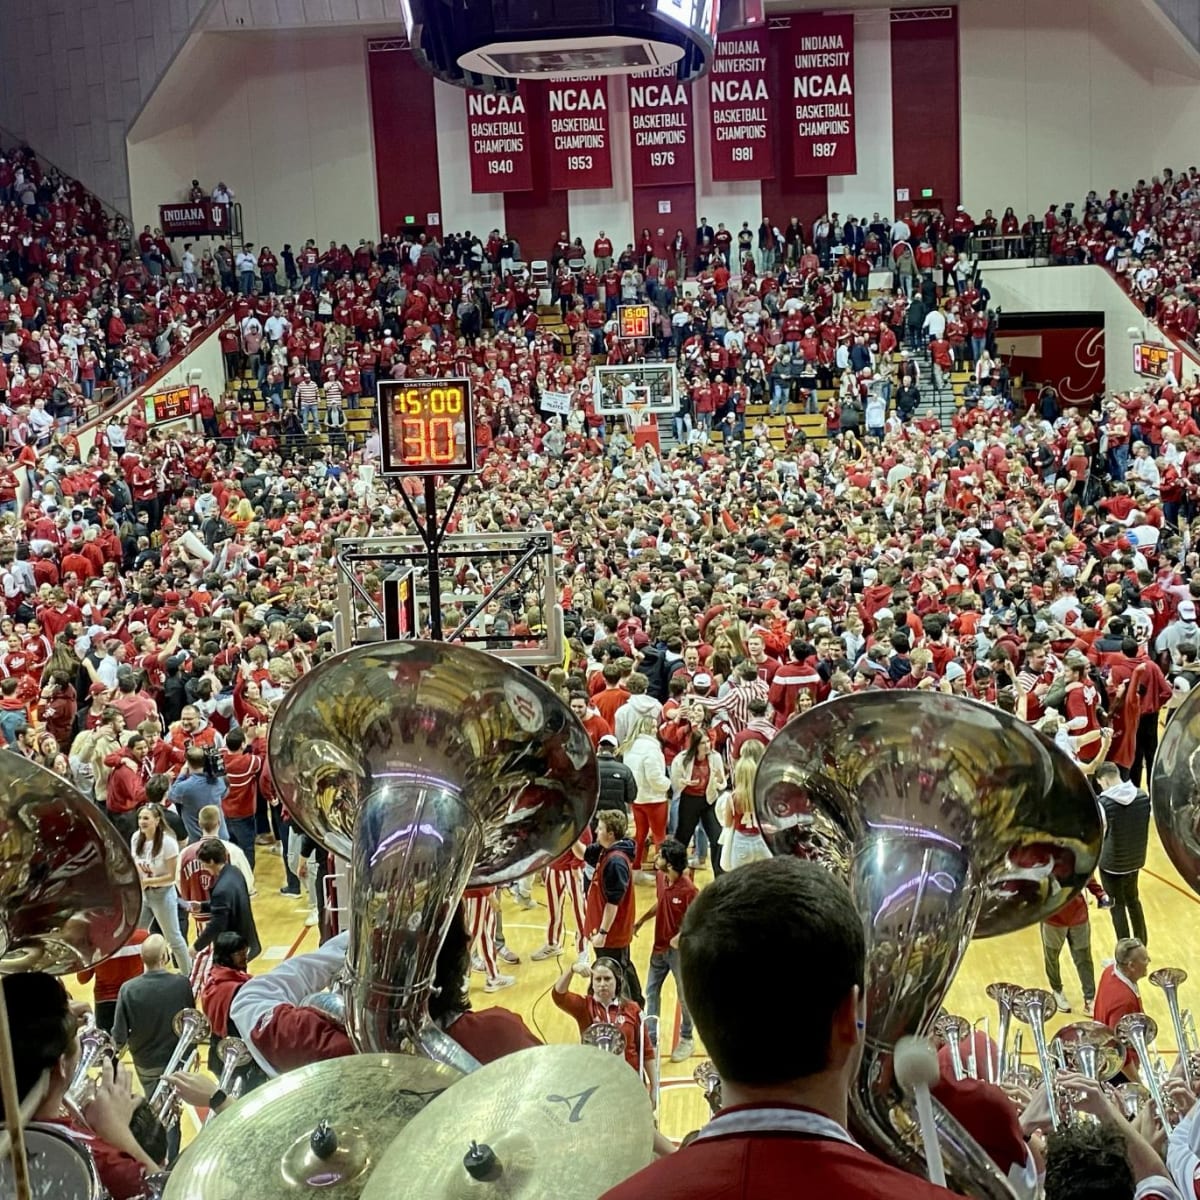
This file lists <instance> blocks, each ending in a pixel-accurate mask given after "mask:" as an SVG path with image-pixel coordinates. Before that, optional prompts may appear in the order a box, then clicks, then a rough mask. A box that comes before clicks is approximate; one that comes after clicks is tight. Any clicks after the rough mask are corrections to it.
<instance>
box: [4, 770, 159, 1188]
mask: <svg viewBox="0 0 1200 1200" xmlns="http://www.w3.org/2000/svg"><path fill="white" fill-rule="evenodd" d="M141 911H142V887H141V883H140V882H139V877H138V872H137V868H136V866H135V865H134V861H133V854H132V852H131V851H130V849H129V845H128V844H127V843H126V841H125V840H124V839H123V838H122V837H121V836H120V835H119V834H118V833H117V831H116V829H115V828H114V827H113V825H112V823H111V822H110V821H109V820H108V819H107V818H106V817H105V815H104V814H103V813H102V812H101V811H100V810H99V809H98V808H97V807H96V806H95V804H93V803H92V801H90V800H89V799H88V798H87V797H86V796H84V795H83V793H82V792H80V791H78V790H77V789H76V788H74V787H73V786H72V785H71V784H70V783H68V782H67V781H66V780H65V779H63V778H62V777H61V776H59V775H56V774H54V772H52V771H47V770H46V769H45V768H44V767H40V766H38V765H37V764H35V763H33V762H31V761H30V760H29V759H27V758H24V757H23V756H22V755H19V754H14V753H12V752H8V751H0V975H11V974H16V973H18V972H23V971H44V972H46V973H48V974H51V975H71V974H74V973H75V972H76V971H84V970H88V969H90V968H92V967H94V966H96V964H97V963H99V962H101V961H102V960H104V959H105V958H108V957H109V956H110V955H111V954H115V953H116V951H118V950H119V949H120V948H121V947H122V946H123V945H124V944H125V943H126V942H127V941H128V940H129V938H130V937H131V936H132V935H133V931H134V930H135V929H136V928H137V921H138V917H139V915H140V913H141ZM4 1025H5V1026H6V1027H7V1017H5V1019H4ZM13 1035H14V1036H15V1037H21V1036H22V1035H23V1031H22V1030H15V1031H14V1034H13ZM0 1055H4V1056H5V1057H6V1058H9V1061H10V1062H11V1058H10V1057H9V1048H8V1046H3V1047H0ZM39 1092H40V1093H41V1094H42V1095H44V1089H43V1088H42V1087H41V1085H39V1087H38V1088H35V1090H34V1093H32V1094H31V1097H30V1098H28V1102H27V1103H23V1104H22V1106H21V1107H22V1109H26V1110H28V1111H35V1110H36V1107H37V1103H40V1101H39V1100H38V1099H37V1094H38V1093H39ZM8 1116H9V1118H10V1119H9V1132H11V1133H13V1137H14V1141H16V1142H21V1141H22V1139H21V1138H20V1137H18V1136H17V1133H16V1130H19V1128H20V1126H21V1124H22V1121H21V1118H20V1116H19V1115H15V1114H12V1113H10V1114H8ZM14 1117H15V1119H14ZM14 1127H15V1128H14ZM4 1141H5V1143H7V1141H8V1135H7V1134H6V1135H5V1136H4ZM31 1147H35V1153H33V1154H31V1155H30V1156H29V1162H28V1168H29V1171H30V1182H31V1183H32V1186H33V1189H34V1194H36V1195H50V1194H51V1193H53V1195H54V1196H55V1197H56V1200H76V1197H80V1198H82V1197H86V1196H90V1195H91V1194H92V1191H91V1189H92V1188H94V1186H95V1169H94V1165H93V1163H92V1161H91V1155H90V1154H89V1153H88V1151H87V1150H86V1148H84V1146H83V1145H82V1144H81V1143H80V1142H78V1141H76V1140H75V1139H74V1138H73V1137H72V1136H71V1135H70V1134H68V1133H64V1132H63V1131H62V1130H55V1129H53V1128H48V1129H39V1130H35V1133H34V1136H33V1139H32V1141H31ZM22 1162H24V1159H23V1158H22ZM16 1171H17V1173H18V1176H19V1177H20V1178H21V1179H22V1180H24V1178H25V1176H26V1168H25V1167H24V1166H20V1167H17V1168H16ZM14 1185H15V1180H14V1167H13V1163H12V1161H11V1160H10V1159H9V1157H8V1149H7V1145H6V1146H5V1149H4V1150H3V1158H0V1193H3V1194H10V1193H11V1192H12V1191H14V1190H19V1188H15V1186H14Z"/></svg>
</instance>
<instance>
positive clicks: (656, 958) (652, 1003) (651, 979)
mask: <svg viewBox="0 0 1200 1200" xmlns="http://www.w3.org/2000/svg"><path fill="white" fill-rule="evenodd" d="M668 975H673V976H674V977H675V995H676V997H677V998H678V1000H679V1036H680V1037H681V1038H685V1039H687V1040H688V1041H691V1039H692V1015H691V1013H689V1012H688V1010H687V1005H686V1004H685V1003H684V1002H683V985H682V982H681V980H680V976H679V951H678V950H674V949H671V950H668V951H667V952H666V953H665V954H658V953H654V954H651V955H650V973H649V974H648V975H647V976H646V1016H647V1017H657V1016H658V1010H659V1001H660V999H661V996H662V985H663V983H664V981H665V980H666V978H667V976H668ZM650 1028H651V1029H653V1028H654V1026H653V1025H652V1026H651V1027H650Z"/></svg>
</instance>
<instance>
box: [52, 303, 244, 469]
mask: <svg viewBox="0 0 1200 1200" xmlns="http://www.w3.org/2000/svg"><path fill="white" fill-rule="evenodd" d="M233 306H234V301H233V300H232V299H230V300H227V301H226V302H225V304H223V305H222V306H221V309H220V311H219V312H218V314H217V315H216V316H215V317H214V318H213V319H212V320H211V321H210V322H209V323H208V324H207V325H205V326H204V328H203V329H201V330H200V332H199V333H197V334H196V335H195V336H194V337H193V338H192V339H191V341H189V342H188V344H187V345H186V346H184V347H182V348H181V349H180V350H177V351H176V352H175V353H174V354H172V355H171V356H170V357H169V358H165V359H163V361H162V362H161V363H159V365H158V366H157V368H155V370H154V371H152V372H151V373H150V374H149V375H148V376H147V377H146V378H145V379H144V380H143V381H142V382H141V383H140V384H138V386H137V387H136V388H134V389H133V391H131V392H130V393H129V394H128V395H126V396H122V397H119V398H117V399H116V400H115V401H113V402H112V403H110V405H109V406H108V407H107V408H102V409H101V410H100V411H99V412H98V413H97V414H96V416H95V417H94V418H92V419H90V420H88V421H86V422H85V423H84V424H82V425H79V426H76V427H75V428H74V429H72V430H71V432H72V433H73V434H74V435H75V437H76V438H77V439H78V440H79V444H80V452H81V453H83V454H86V452H87V448H88V447H89V446H90V444H91V443H92V442H94V440H95V437H96V434H97V432H98V431H99V429H100V427H101V425H107V424H108V423H109V422H110V421H111V420H112V419H113V417H116V416H121V415H123V414H124V413H126V412H128V411H129V410H130V409H131V408H132V407H133V405H135V404H138V403H140V402H141V401H142V398H143V397H144V396H145V395H146V393H147V392H149V391H152V390H153V389H154V387H155V386H156V385H157V384H158V383H159V382H160V381H161V380H162V379H163V378H164V377H165V376H166V375H167V373H168V372H170V371H173V370H174V369H175V368H176V367H178V366H179V365H180V364H181V363H182V362H183V361H184V359H186V358H187V357H188V356H189V355H190V354H192V352H193V351H194V350H195V349H196V348H197V347H198V346H199V345H200V344H201V343H203V342H206V341H208V339H209V338H211V337H215V336H216V335H217V334H218V333H219V332H220V329H221V326H223V325H224V324H225V322H226V321H227V320H228V319H229V314H230V313H231V312H232V311H233Z"/></svg>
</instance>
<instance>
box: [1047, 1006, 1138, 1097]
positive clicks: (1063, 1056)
mask: <svg viewBox="0 0 1200 1200" xmlns="http://www.w3.org/2000/svg"><path fill="white" fill-rule="evenodd" d="M1051 1046H1052V1048H1053V1049H1054V1051H1055V1054H1056V1056H1057V1057H1058V1058H1059V1060H1060V1061H1061V1062H1062V1063H1063V1064H1064V1065H1065V1066H1066V1068H1067V1069H1068V1070H1070V1071H1077V1072H1078V1073H1079V1074H1080V1075H1086V1076H1087V1077H1088V1078H1089V1079H1092V1080H1095V1082H1096V1083H1105V1082H1106V1081H1107V1080H1109V1079H1111V1078H1112V1077H1113V1076H1114V1075H1115V1074H1116V1073H1117V1072H1118V1071H1119V1070H1120V1069H1121V1063H1122V1062H1123V1061H1124V1059H1125V1053H1124V1051H1123V1050H1122V1048H1121V1043H1120V1041H1118V1039H1117V1037H1116V1036H1115V1035H1114V1034H1113V1031H1112V1030H1111V1029H1109V1027H1108V1026H1107V1025H1102V1024H1101V1023H1100V1022H1099V1021H1076V1022H1075V1023H1074V1024H1072V1025H1064V1026H1063V1027H1062V1029H1060V1030H1059V1031H1058V1033H1057V1035H1056V1036H1055V1038H1054V1041H1053V1042H1052V1043H1051Z"/></svg>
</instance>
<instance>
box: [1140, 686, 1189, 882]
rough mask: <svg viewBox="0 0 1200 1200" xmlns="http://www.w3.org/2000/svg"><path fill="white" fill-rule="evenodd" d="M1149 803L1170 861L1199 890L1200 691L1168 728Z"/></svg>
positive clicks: (1185, 704)
mask: <svg viewBox="0 0 1200 1200" xmlns="http://www.w3.org/2000/svg"><path fill="white" fill-rule="evenodd" d="M1150 802H1151V805H1152V806H1153V809H1154V823H1155V824H1156V825H1157V826H1158V836H1159V837H1160V838H1161V839H1162V844H1163V849H1164V850H1166V852H1167V857H1168V858H1170V860H1171V862H1172V864H1173V865H1174V867H1175V870H1177V871H1178V872H1179V874H1180V875H1182V876H1183V879H1184V882H1185V883H1187V885H1188V887H1190V888H1191V889H1192V891H1194V892H1200V688H1193V689H1192V690H1191V691H1190V692H1189V693H1188V695H1187V698H1186V699H1185V700H1184V702H1183V703H1182V704H1181V705H1180V706H1179V708H1178V709H1177V710H1176V712H1175V715H1174V716H1173V717H1172V718H1171V720H1170V721H1169V722H1167V727H1166V729H1165V730H1163V736H1162V741H1161V742H1160V743H1159V747H1158V753H1157V754H1156V755H1155V756H1154V769H1153V771H1151V773H1150Z"/></svg>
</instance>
